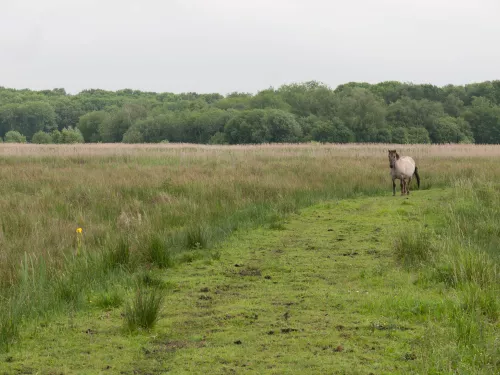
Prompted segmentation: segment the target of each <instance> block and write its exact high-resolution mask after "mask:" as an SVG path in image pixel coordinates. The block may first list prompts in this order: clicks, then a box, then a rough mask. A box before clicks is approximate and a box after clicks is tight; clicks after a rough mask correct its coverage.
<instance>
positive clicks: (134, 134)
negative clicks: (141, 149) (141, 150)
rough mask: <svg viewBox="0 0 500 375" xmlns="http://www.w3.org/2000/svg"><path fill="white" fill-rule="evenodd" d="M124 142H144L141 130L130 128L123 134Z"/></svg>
mask: <svg viewBox="0 0 500 375" xmlns="http://www.w3.org/2000/svg"><path fill="white" fill-rule="evenodd" d="M122 142H123V143H143V142H144V137H143V135H142V133H141V132H140V131H139V130H137V129H134V128H130V129H129V130H127V132H126V133H125V134H124V135H123V139H122Z"/></svg>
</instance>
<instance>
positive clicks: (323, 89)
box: [277, 81, 339, 117]
mask: <svg viewBox="0 0 500 375" xmlns="http://www.w3.org/2000/svg"><path fill="white" fill-rule="evenodd" d="M277 93H278V94H279V95H280V96H281V97H282V98H283V100H284V101H285V102H286V103H287V104H288V105H289V106H290V108H291V110H290V111H291V112H292V113H293V114H295V115H297V116H300V117H307V116H310V115H315V116H320V117H333V116H335V114H336V112H337V108H338V105H339V97H338V96H337V95H336V94H335V92H334V91H333V90H331V89H330V88H329V87H328V86H326V85H324V84H321V83H319V82H316V81H310V82H305V83H301V84H291V85H283V86H281V87H280V88H279V89H278V90H277Z"/></svg>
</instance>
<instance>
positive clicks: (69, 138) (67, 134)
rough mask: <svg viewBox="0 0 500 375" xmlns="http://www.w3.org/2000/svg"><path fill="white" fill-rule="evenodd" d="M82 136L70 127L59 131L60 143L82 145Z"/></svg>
mask: <svg viewBox="0 0 500 375" xmlns="http://www.w3.org/2000/svg"><path fill="white" fill-rule="evenodd" d="M84 142H85V140H84V139H83V135H82V133H81V132H80V130H78V129H74V128H72V127H71V126H69V127H67V128H64V129H63V130H62V131H61V143H84Z"/></svg>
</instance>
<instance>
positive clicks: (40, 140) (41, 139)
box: [31, 130, 52, 144]
mask: <svg viewBox="0 0 500 375" xmlns="http://www.w3.org/2000/svg"><path fill="white" fill-rule="evenodd" d="M31 143H37V144H48V143H52V136H51V135H50V134H48V133H45V132H43V131H41V130H40V131H37V132H36V133H35V134H33V137H32V138H31Z"/></svg>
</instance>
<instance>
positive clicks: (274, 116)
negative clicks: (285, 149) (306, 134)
mask: <svg viewBox="0 0 500 375" xmlns="http://www.w3.org/2000/svg"><path fill="white" fill-rule="evenodd" d="M265 122H266V125H267V128H268V129H269V135H270V139H269V140H270V141H271V142H298V141H299V140H300V137H301V136H302V129H301V127H300V125H299V123H298V122H297V121H296V120H295V117H294V116H293V115H292V114H291V113H288V112H285V111H282V110H279V109H268V110H266V116H265Z"/></svg>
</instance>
